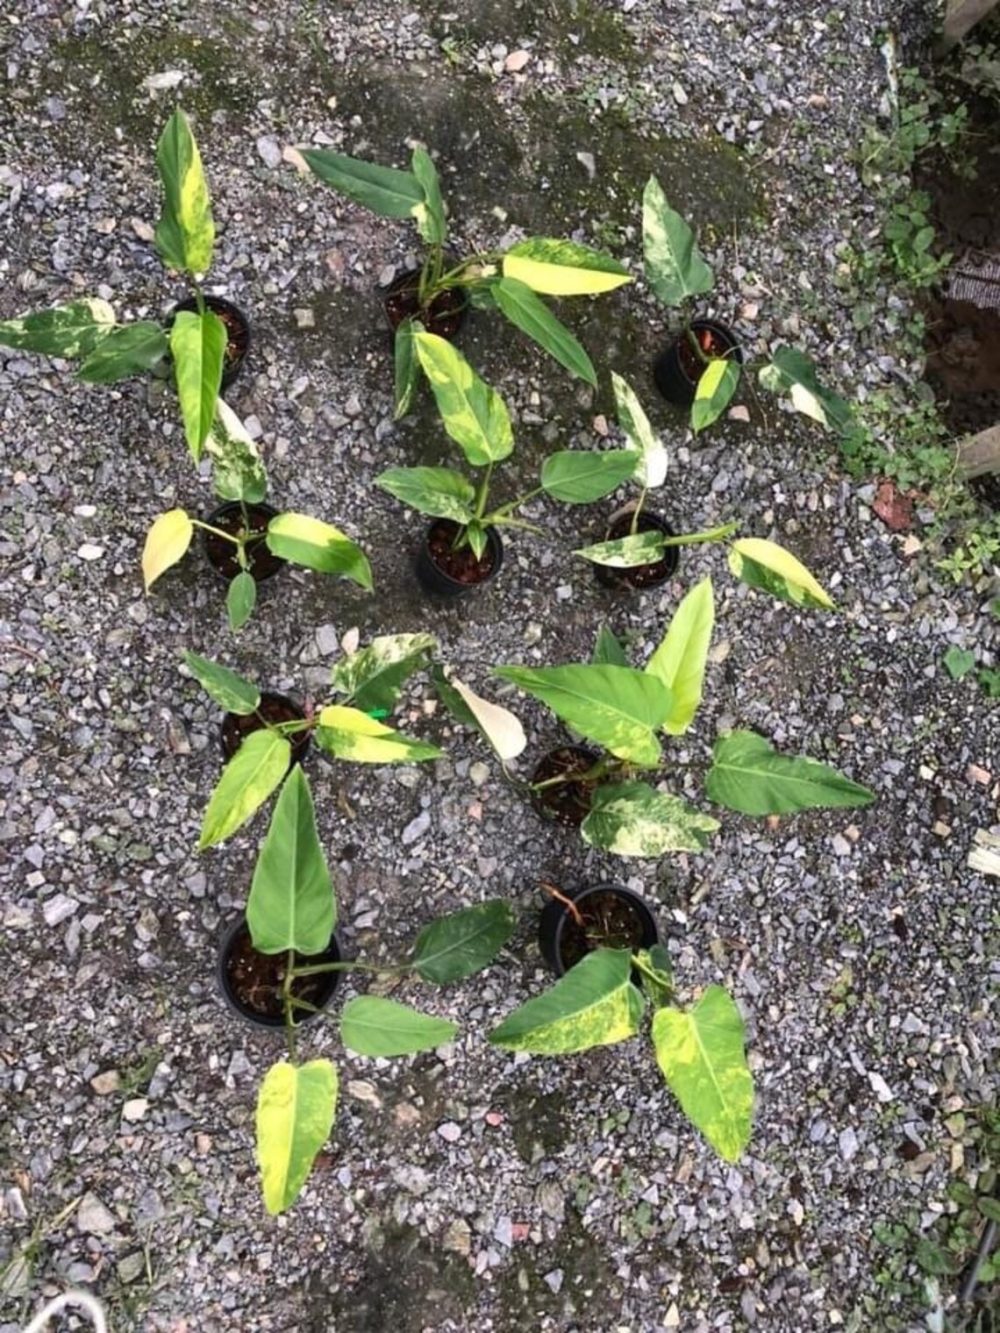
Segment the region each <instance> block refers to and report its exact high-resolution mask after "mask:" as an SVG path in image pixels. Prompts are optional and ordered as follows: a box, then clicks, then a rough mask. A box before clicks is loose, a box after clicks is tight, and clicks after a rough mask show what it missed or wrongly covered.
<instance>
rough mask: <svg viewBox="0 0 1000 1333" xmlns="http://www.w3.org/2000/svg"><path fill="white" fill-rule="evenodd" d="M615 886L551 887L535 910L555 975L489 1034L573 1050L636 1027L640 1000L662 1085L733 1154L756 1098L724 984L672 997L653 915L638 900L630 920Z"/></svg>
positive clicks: (540, 1048)
mask: <svg viewBox="0 0 1000 1333" xmlns="http://www.w3.org/2000/svg"><path fill="white" fill-rule="evenodd" d="M620 895H621V891H620V890H615V889H613V888H608V887H607V886H598V887H597V888H588V889H585V890H583V891H582V892H580V893H576V894H563V893H558V894H557V898H558V901H555V902H553V903H550V904H549V906H548V907H547V908H546V909H545V912H544V913H543V926H542V931H543V934H542V937H541V940H540V942H541V944H542V948H543V952H544V953H546V956H547V957H548V958H549V961H550V962H551V963H552V964H553V966H554V968H555V970H556V972H557V973H559V980H558V981H556V983H555V984H554V985H553V986H551V987H550V988H549V989H548V990H547V991H543V992H542V994H541V995H537V996H535V997H534V998H533V999H531V1000H528V1001H527V1002H526V1003H525V1004H522V1005H521V1006H520V1008H518V1009H515V1010H514V1012H513V1013H511V1014H508V1016H507V1017H506V1018H505V1019H504V1020H503V1022H502V1023H501V1024H500V1025H499V1026H498V1027H496V1028H494V1030H493V1031H492V1032H491V1033H490V1035H489V1040H490V1042H491V1043H492V1044H493V1045H494V1046H500V1047H502V1048H503V1049H505V1050H509V1051H528V1052H531V1053H533V1054H537V1055H572V1054H575V1053H577V1052H580V1051H587V1050H591V1049H593V1048H594V1047H596V1046H608V1045H611V1044H613V1043H617V1042H620V1041H625V1040H628V1039H629V1038H631V1037H634V1036H636V1035H637V1034H638V1032H639V1029H640V1027H641V1025H642V1022H643V1016H644V1012H645V1010H646V1006H647V1002H648V1004H649V1006H650V1008H651V1009H652V1022H651V1024H650V1037H651V1040H652V1045H653V1054H654V1057H655V1059H656V1063H657V1065H658V1066H659V1068H660V1071H661V1073H662V1074H663V1077H664V1079H665V1081H666V1083H667V1086H668V1087H669V1088H670V1090H671V1091H672V1092H673V1093H674V1095H675V1097H676V1098H677V1100H678V1102H679V1103H680V1106H681V1109H682V1111H683V1112H684V1114H685V1115H686V1116H687V1118H688V1120H689V1121H690V1122H691V1123H692V1125H694V1127H695V1128H696V1129H697V1130H699V1131H700V1132H701V1133H702V1134H703V1135H704V1137H705V1138H706V1139H707V1141H708V1142H709V1143H710V1144H711V1146H712V1147H713V1148H714V1149H715V1151H716V1152H717V1153H718V1154H719V1156H720V1157H722V1158H723V1159H724V1160H725V1161H727V1162H735V1161H738V1160H739V1158H740V1157H741V1156H742V1154H743V1152H744V1150H745V1148H746V1146H747V1144H748V1143H749V1141H750V1130H751V1124H752V1119H753V1099H754V1088H753V1077H752V1075H751V1073H750V1068H749V1066H748V1064H747V1059H746V1053H745V1049H744V1042H745V1034H744V1024H743V1018H742V1015H741V1014H740V1011H739V1009H738V1008H737V1006H736V1003H735V1001H734V1000H733V999H732V997H731V996H730V995H729V994H728V992H727V991H726V990H725V989H724V988H723V987H722V986H709V987H707V989H706V990H705V991H704V992H703V993H702V995H701V996H700V998H699V999H698V1000H697V1002H696V1003H695V1004H693V1005H690V1006H688V1007H687V1008H681V1007H680V1006H679V1005H677V1004H675V1003H673V1001H674V998H675V987H674V980H673V973H672V969H671V965H670V955H669V954H668V952H667V950H666V949H665V948H664V947H663V946H662V945H661V944H659V943H657V942H656V937H655V922H653V919H652V916H651V914H650V913H649V911H648V909H647V908H646V907H645V905H644V904H642V903H641V900H636V901H637V902H638V903H639V907H641V909H642V912H641V915H640V916H637V917H634V918H633V919H630V911H631V912H632V913H634V911H635V908H634V904H633V903H631V902H630V901H629V900H630V899H633V898H634V895H631V894H630V895H628V897H627V898H623V897H622V896H620ZM595 902H599V904H600V905H599V906H594V904H595ZM550 911H554V913H555V914H556V917H557V919H558V922H559V924H558V926H557V927H556V933H555V937H554V938H555V941H556V943H555V945H554V946H553V944H552V938H553V937H552V933H551V931H550V932H549V936H548V938H547V937H546V934H545V931H546V925H545V918H546V913H549V912H550ZM647 921H648V922H650V923H652V931H651V932H650V930H649V929H648V925H647ZM639 923H641V925H640V924H639ZM642 927H645V929H643V928H642ZM651 936H652V938H651ZM569 941H572V947H568V942H569ZM553 947H555V948H556V950H557V952H556V953H555V954H554V955H553V953H552V948H553Z"/></svg>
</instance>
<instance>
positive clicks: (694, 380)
mask: <svg viewBox="0 0 1000 1333" xmlns="http://www.w3.org/2000/svg"><path fill="white" fill-rule="evenodd" d="M691 332H692V333H693V334H694V336H695V338H696V340H697V342H698V346H699V347H700V348H701V350H702V352H703V353H704V355H705V356H706V357H709V358H712V357H720V356H726V355H729V356H730V357H732V358H733V359H734V360H737V361H740V362H742V360H743V352H742V349H741V348H740V344H739V339H738V338H737V337H736V334H735V333H734V332H733V331H732V329H730V328H727V327H726V325H725V324H719V323H718V322H717V321H716V320H714V319H695V320H692V321H691ZM704 369H705V363H704V361H702V359H701V357H699V355H698V353H697V352H696V351H695V349H694V348H693V347H692V346H691V340H690V338H689V337H688V335H687V333H682V334H681V335H680V337H678V338H675V339H674V340H673V342H672V343H670V345H669V346H668V347H667V348H666V350H665V351H664V352H663V353H662V354H661V355H660V356H659V357H658V358H657V360H656V362H655V364H654V366H653V379H654V380H655V381H656V387H657V388H658V389H659V391H660V393H661V394H662V395H663V397H664V398H666V400H667V402H669V403H673V404H675V406H677V407H690V405H691V404H692V403H693V402H694V395H695V389H696V388H697V386H698V381H699V380H700V379H701V376H702V373H703V371H704Z"/></svg>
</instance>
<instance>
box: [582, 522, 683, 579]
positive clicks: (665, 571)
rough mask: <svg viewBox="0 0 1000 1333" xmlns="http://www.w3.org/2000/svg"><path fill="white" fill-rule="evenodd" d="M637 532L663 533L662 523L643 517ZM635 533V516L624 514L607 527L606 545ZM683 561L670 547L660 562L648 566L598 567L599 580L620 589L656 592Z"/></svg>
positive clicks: (672, 547) (674, 548) (675, 548)
mask: <svg viewBox="0 0 1000 1333" xmlns="http://www.w3.org/2000/svg"><path fill="white" fill-rule="evenodd" d="M636 530H637V532H658V531H662V529H661V528H660V525H659V523H657V521H656V520H655V518H653V517H652V516H651V515H649V514H640V515H639V521H638V523H637V524H636ZM631 531H632V515H631V514H622V515H621V517H620V518H617V519H615V521H614V522H613V523H611V524H610V525H609V527H608V532H607V536H606V537H605V541H618V540H619V539H620V538H622V537H627V536H628V535H629V533H630V532H631ZM679 560H680V555H679V554H678V551H677V547H676V546H668V547H667V548H666V550H665V551H664V552H663V555H662V556H661V557H660V559H659V560H654V561H652V563H650V564H648V565H633V566H632V567H631V569H616V568H615V567H614V565H597V566H596V568H597V569H598V570H599V571H600V572H599V575H598V577H599V578H600V580H601V582H602V583H604V584H610V585H612V586H614V585H616V584H617V585H620V586H621V587H625V588H653V587H655V586H656V585H657V584H658V583H664V582H665V581H666V580H667V579H668V578H670V576H671V575H672V574H673V573H674V571H675V570H676V569H677V564H678V562H679Z"/></svg>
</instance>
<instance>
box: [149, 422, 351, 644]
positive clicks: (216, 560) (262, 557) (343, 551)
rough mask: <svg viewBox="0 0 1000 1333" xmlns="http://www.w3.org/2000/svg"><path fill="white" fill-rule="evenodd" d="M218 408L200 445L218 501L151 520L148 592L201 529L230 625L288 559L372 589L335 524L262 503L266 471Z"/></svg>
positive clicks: (239, 428) (241, 431)
mask: <svg viewBox="0 0 1000 1333" xmlns="http://www.w3.org/2000/svg"><path fill="white" fill-rule="evenodd" d="M215 407H216V417H215V422H214V424H213V427H212V430H211V432H210V433H209V435H208V437H207V439H206V442H205V448H206V452H208V454H209V455H210V456H211V457H212V459H213V462H214V469H213V478H214V485H215V493H216V495H217V497H218V498H219V499H220V500H221V501H222V503H221V504H219V505H218V506H217V507H216V508H215V509H213V510H212V512H211V513H210V514H209V515H208V517H207V518H205V519H199V518H192V517H191V515H190V514H188V512H187V511H186V510H184V509H180V508H176V509H169V510H167V512H166V513H164V514H160V515H159V517H158V518H156V519H155V520H154V522H153V523H152V525H151V526H150V528H149V531H148V532H147V534H146V540H145V544H144V546H143V552H142V574H143V580H144V582H145V586H146V592H147V593H148V592H149V590H150V589H151V588H152V586H153V584H154V583H155V582H156V580H157V579H158V578H160V576H161V575H162V574H164V573H166V571H167V570H168V569H170V568H172V567H173V566H174V565H176V564H177V563H178V561H180V560H181V559H183V557H184V556H185V555H186V554H187V551H188V548H189V547H190V545H191V541H192V539H193V537H194V534H195V532H196V531H200V532H201V533H202V537H203V542H204V551H205V557H206V559H207V560H208V562H209V564H210V565H211V566H212V567H213V569H215V571H216V572H217V573H218V574H219V575H220V576H221V578H222V579H223V580H224V581H225V582H226V584H227V585H228V587H227V592H226V611H227V615H228V617H229V624H230V627H231V628H232V629H233V630H239V629H242V627H243V626H244V625H245V624H246V622H247V620H249V618H250V616H251V615H252V614H253V610H254V607H255V606H256V604H257V587H258V584H260V583H262V582H263V581H264V580H265V579H269V578H271V577H273V575H275V574H276V573H277V572H278V570H279V569H281V568H282V566H283V565H284V564H285V563H286V562H289V561H290V562H291V563H293V564H297V565H301V566H303V567H304V568H306V569H313V570H316V571H318V572H319V573H321V574H339V575H341V576H342V577H343V578H347V579H350V580H351V581H352V582H353V583H356V584H357V585H358V586H359V587H361V588H364V589H365V591H366V592H371V591H372V587H373V585H372V572H371V566H370V565H369V563H368V558H367V556H366V555H365V554H364V552H363V551H362V550H361V548H360V547H359V546H358V545H357V544H356V543H355V542H353V541H352V540H351V539H350V538H349V537H348V536H346V535H345V534H344V533H343V532H341V531H340V529H339V528H336V527H334V526H333V525H332V524H330V523H325V522H323V521H322V520H320V519H318V518H312V517H311V516H310V515H308V514H299V513H294V512H288V513H279V512H278V511H277V510H276V509H274V508H273V507H272V506H271V505H269V504H267V503H266V502H265V499H264V497H265V496H266V494H267V473H266V472H265V470H264V465H263V463H262V462H261V459H260V455H259V453H258V451H257V448H256V446H255V444H254V442H253V440H251V438H250V436H249V435H248V434H247V432H246V429H245V427H244V426H243V423H242V422H241V421H240V419H239V417H238V416H237V415H236V413H235V412H233V411H232V409H231V408H230V407H229V406H228V404H227V403H226V401H225V399H223V398H219V399H218V400H217V402H216V405H215Z"/></svg>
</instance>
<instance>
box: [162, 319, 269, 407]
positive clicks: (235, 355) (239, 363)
mask: <svg viewBox="0 0 1000 1333" xmlns="http://www.w3.org/2000/svg"><path fill="white" fill-rule="evenodd" d="M204 299H205V305H206V306H207V307H208V309H209V310H211V312H212V314H213V315H218V316H219V318H220V319H221V320H222V322H223V324H225V326H226V335H227V342H226V354H225V358H224V360H223V365H222V390H223V392H225V390H226V389H228V388H229V386H230V385H231V384H233V383H234V382H235V380H236V377H237V376H238V375H239V373H240V371H241V370H242V369H243V366H244V363H245V362H246V359H247V357H248V355H249V354H250V342H251V338H250V321H249V320H248V319H247V317H246V315H245V314H244V313H243V311H242V310H241V309H240V308H239V306H238V305H233V303H232V301H227V300H226V299H225V298H224V297H222V296H206V297H205V298H204ZM180 310H190V311H193V312H195V313H197V310H198V302H197V301H196V300H195V298H194V297H193V296H192V297H189V298H188V300H186V301H180V302H178V304H177V305H175V306H174V308H173V310H172V311H171V312H170V316H169V318H168V319H167V328H168V329H169V328H170V326H171V325H172V324H173V322H174V315H176V314H177V312H178V311H180Z"/></svg>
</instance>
